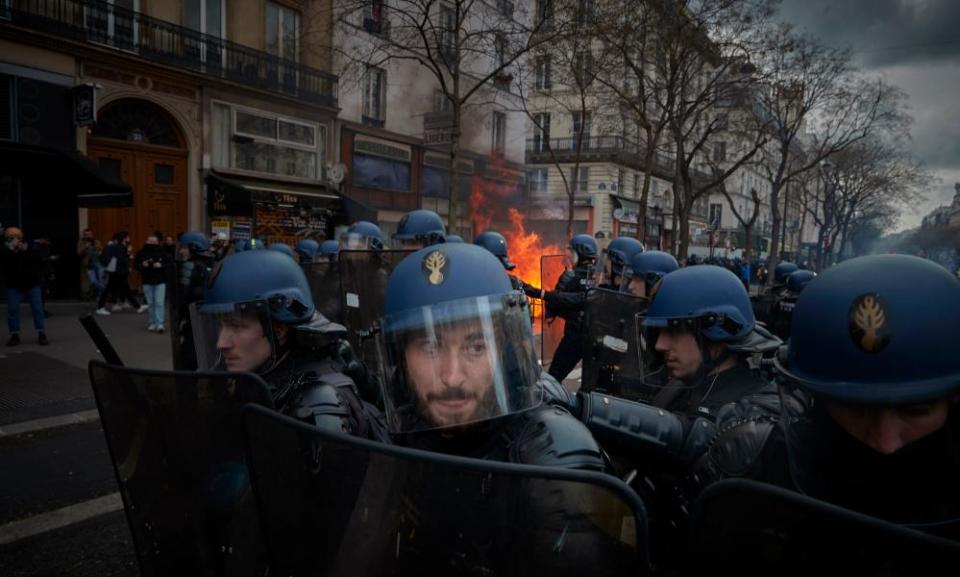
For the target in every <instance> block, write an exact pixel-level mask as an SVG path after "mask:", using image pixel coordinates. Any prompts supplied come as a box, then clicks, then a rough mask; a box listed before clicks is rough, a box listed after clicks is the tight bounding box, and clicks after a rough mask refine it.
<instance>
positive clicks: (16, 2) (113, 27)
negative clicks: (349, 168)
mask: <svg viewBox="0 0 960 577" xmlns="http://www.w3.org/2000/svg"><path fill="white" fill-rule="evenodd" d="M10 4H11V5H10V9H9V12H8V13H6V14H3V15H4V16H6V18H5V19H3V20H0V25H3V24H4V23H6V22H9V23H10V24H12V25H14V26H20V27H23V28H28V29H31V30H35V31H39V32H45V33H49V34H55V35H57V36H61V37H65V38H70V39H73V40H78V41H82V42H87V43H91V44H97V45H101V46H108V47H111V48H116V49H118V50H123V51H125V52H129V53H131V54H133V55H136V56H138V57H140V58H144V59H146V60H150V61H153V62H158V63H162V64H167V65H171V66H177V67H181V68H187V69H189V70H192V71H194V72H197V73H200V74H203V75H205V76H208V77H213V78H217V79H221V80H229V81H233V82H239V83H242V84H245V85H248V86H252V87H255V88H260V89H263V90H269V91H271V92H276V93H279V94H284V95H288V96H295V97H297V98H301V99H303V100H306V101H309V102H314V103H317V104H323V105H329V106H335V105H336V103H337V81H338V79H337V76H336V75H334V74H330V73H329V72H325V71H323V70H319V69H316V68H312V67H310V66H305V65H303V64H299V63H298V62H295V61H293V60H288V59H285V58H280V57H278V56H274V55H272V54H269V53H267V52H263V51H261V50H255V49H253V48H249V47H247V46H243V45H240V44H236V43H234V42H229V41H227V40H224V39H222V38H218V37H216V36H211V35H208V34H201V33H200V32H196V31H194V30H191V29H189V28H185V27H183V26H178V25H176V24H172V23H170V22H166V21H164V20H158V19H156V18H152V17H150V16H147V15H145V14H141V13H140V12H135V11H132V10H127V9H125V8H122V7H119V6H114V5H112V4H108V3H107V2H102V1H98V0H12V2H11V3H10Z"/></svg>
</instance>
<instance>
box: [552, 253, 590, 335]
mask: <svg viewBox="0 0 960 577" xmlns="http://www.w3.org/2000/svg"><path fill="white" fill-rule="evenodd" d="M590 272H591V269H590V267H586V266H578V267H576V268H574V269H573V270H568V271H564V273H563V274H562V275H560V278H559V279H558V280H557V286H556V289H555V290H556V292H560V293H585V292H587V290H589V289H590ZM546 316H547V317H548V318H549V317H553V316H559V317H562V318H563V320H564V321H565V324H564V334H576V333H578V332H580V329H581V327H582V324H583V308H582V307H576V306H569V305H564V304H559V305H557V304H547V306H546Z"/></svg>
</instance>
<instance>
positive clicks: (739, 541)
mask: <svg viewBox="0 0 960 577" xmlns="http://www.w3.org/2000/svg"><path fill="white" fill-rule="evenodd" d="M891 498H896V496H895V495H891ZM690 535H691V541H690V544H689V550H688V551H687V555H686V558H687V560H688V561H689V563H690V566H689V569H690V571H689V573H690V574H698V575H702V574H704V573H703V572H704V571H709V572H710V573H712V574H719V575H725V574H728V573H729V574H733V573H736V574H738V575H778V576H779V575H798V576H799V575H803V576H805V577H809V576H810V575H816V574H820V573H823V572H824V571H826V572H827V573H829V574H831V575H885V576H886V575H936V574H940V573H943V568H944V567H955V566H956V563H957V561H960V542H956V541H949V540H946V539H943V538H940V537H934V536H932V535H929V534H926V533H921V532H918V531H914V530H912V529H907V528H904V527H902V526H899V525H895V524H893V523H888V522H886V521H881V520H879V519H875V518H873V517H868V516H866V515H861V514H859V513H855V512H853V511H850V510H847V509H843V508H840V507H837V506H835V505H831V504H829V503H825V502H823V501H818V500H816V499H813V498H811V497H807V496H806V495H801V494H799V493H795V492H793V491H788V490H786V489H782V488H779V487H775V486H772V485H767V484H764V483H758V482H756V481H749V480H745V479H728V480H725V481H721V482H718V483H715V484H714V485H711V486H710V487H708V488H707V489H706V490H705V491H704V492H703V493H702V494H701V495H700V497H699V498H698V499H697V502H696V503H695V505H694V513H693V519H692V531H691V534H690Z"/></svg>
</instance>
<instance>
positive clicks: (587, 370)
mask: <svg viewBox="0 0 960 577" xmlns="http://www.w3.org/2000/svg"><path fill="white" fill-rule="evenodd" d="M647 302H648V301H647V299H644V298H641V297H636V296H633V295H630V294H626V293H622V292H618V291H612V290H608V289H590V291H589V292H588V293H587V306H586V310H585V312H584V323H583V333H584V339H585V340H584V346H583V373H582V374H583V376H582V380H581V390H583V391H585V392H587V391H592V390H594V389H598V390H602V391H606V392H608V393H610V394H612V395H616V396H618V397H622V398H627V399H649V398H651V397H652V396H653V395H654V394H655V393H656V389H649V390H648V389H647V388H646V387H645V386H644V365H645V363H644V360H643V356H642V354H643V353H642V349H643V347H641V346H640V339H641V335H642V333H641V331H640V324H639V323H640V315H642V314H643V312H644V311H645V310H646V308H647Z"/></svg>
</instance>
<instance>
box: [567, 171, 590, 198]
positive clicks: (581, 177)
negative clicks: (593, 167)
mask: <svg viewBox="0 0 960 577" xmlns="http://www.w3.org/2000/svg"><path fill="white" fill-rule="evenodd" d="M570 181H571V183H575V184H576V186H577V192H590V167H589V166H581V167H579V169H578V168H577V167H573V168H571V169H570Z"/></svg>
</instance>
